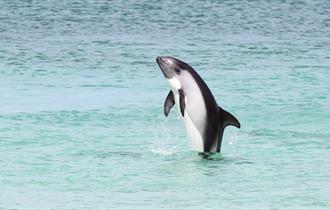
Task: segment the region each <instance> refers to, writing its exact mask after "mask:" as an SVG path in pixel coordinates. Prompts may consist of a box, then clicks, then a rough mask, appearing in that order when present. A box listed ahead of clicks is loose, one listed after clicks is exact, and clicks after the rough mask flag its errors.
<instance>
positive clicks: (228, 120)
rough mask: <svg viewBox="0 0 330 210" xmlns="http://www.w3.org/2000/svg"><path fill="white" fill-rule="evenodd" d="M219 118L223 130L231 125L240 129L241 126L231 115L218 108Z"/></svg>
mask: <svg viewBox="0 0 330 210" xmlns="http://www.w3.org/2000/svg"><path fill="white" fill-rule="evenodd" d="M219 117H220V118H221V120H222V121H223V125H222V126H223V128H225V127H226V126H228V125H233V126H235V127H237V128H240V127H241V124H240V123H239V121H238V120H237V119H236V117H234V116H233V115H232V114H230V113H229V112H227V111H226V110H224V109H222V108H221V107H219Z"/></svg>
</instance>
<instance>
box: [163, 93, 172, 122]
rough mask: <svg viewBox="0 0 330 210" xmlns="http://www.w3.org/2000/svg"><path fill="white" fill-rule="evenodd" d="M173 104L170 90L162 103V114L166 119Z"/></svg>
mask: <svg viewBox="0 0 330 210" xmlns="http://www.w3.org/2000/svg"><path fill="white" fill-rule="evenodd" d="M174 104H175V100H174V96H173V92H172V91H171V90H170V92H169V93H168V95H167V97H166V99H165V102H164V114H165V116H166V117H167V116H168V113H170V111H171V109H172V107H173V106H174Z"/></svg>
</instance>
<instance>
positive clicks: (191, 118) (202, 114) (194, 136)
mask: <svg viewBox="0 0 330 210" xmlns="http://www.w3.org/2000/svg"><path fill="white" fill-rule="evenodd" d="M186 76H187V79H188V80H187V81H186V82H185V83H184V88H183V92H184V95H185V98H184V99H185V110H184V117H183V122H184V124H185V127H186V130H187V134H188V137H189V139H190V142H191V146H192V149H193V150H197V151H199V152H204V141H203V134H202V133H203V132H204V129H205V125H206V107H205V104H204V99H203V96H202V93H201V91H200V89H199V87H198V85H197V84H196V82H194V80H193V78H192V77H191V75H189V74H188V75H186ZM168 82H169V84H170V87H171V89H172V92H173V94H174V100H175V104H176V106H177V107H178V111H179V113H181V111H180V97H179V89H181V88H182V84H181V82H180V81H179V80H178V79H177V78H173V79H168Z"/></svg>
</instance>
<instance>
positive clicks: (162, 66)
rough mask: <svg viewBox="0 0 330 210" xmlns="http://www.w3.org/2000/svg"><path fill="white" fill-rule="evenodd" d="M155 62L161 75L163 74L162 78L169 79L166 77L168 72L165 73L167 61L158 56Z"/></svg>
mask: <svg viewBox="0 0 330 210" xmlns="http://www.w3.org/2000/svg"><path fill="white" fill-rule="evenodd" d="M156 62H157V64H158V66H159V68H160V69H161V70H162V73H163V75H164V77H165V78H169V77H168V75H167V74H168V72H167V64H168V63H167V59H166V58H164V57H162V56H158V57H157V58H156Z"/></svg>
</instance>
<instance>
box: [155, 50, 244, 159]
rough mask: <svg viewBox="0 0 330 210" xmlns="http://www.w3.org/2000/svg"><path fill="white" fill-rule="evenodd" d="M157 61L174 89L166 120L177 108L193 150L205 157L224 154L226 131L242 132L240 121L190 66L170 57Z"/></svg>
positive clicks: (165, 112) (166, 112) (168, 101)
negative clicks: (224, 107)
mask: <svg viewBox="0 0 330 210" xmlns="http://www.w3.org/2000/svg"><path fill="white" fill-rule="evenodd" d="M156 61H157V63H158V65H159V67H160V69H161V70H162V72H163V74H164V76H165V78H166V79H167V81H168V82H169V84H170V88H171V90H170V92H169V93H168V95H167V97H166V100H165V103H164V114H165V116H168V114H169V112H170V110H171V108H172V107H173V106H174V104H177V105H178V108H179V111H180V113H181V115H182V118H183V121H184V124H185V127H186V130H187V133H188V136H189V139H190V140H191V144H192V148H193V149H194V150H196V151H198V152H201V153H209V152H220V149H221V142H222V136H223V132H224V129H225V127H226V126H228V125H233V126H236V127H237V128H240V123H239V122H238V120H237V119H236V118H235V117H234V116H233V115H232V114H230V113H229V112H227V111H225V110H223V109H222V108H221V107H219V106H218V104H217V102H216V101H215V99H214V97H213V95H212V93H211V91H210V89H209V88H208V87H207V85H206V84H205V82H204V81H203V80H202V78H201V77H200V76H199V75H198V74H197V72H196V71H195V70H194V69H193V68H192V67H191V66H190V65H188V64H187V63H185V62H183V61H180V60H178V59H176V58H173V57H169V56H164V57H157V59H156Z"/></svg>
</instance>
